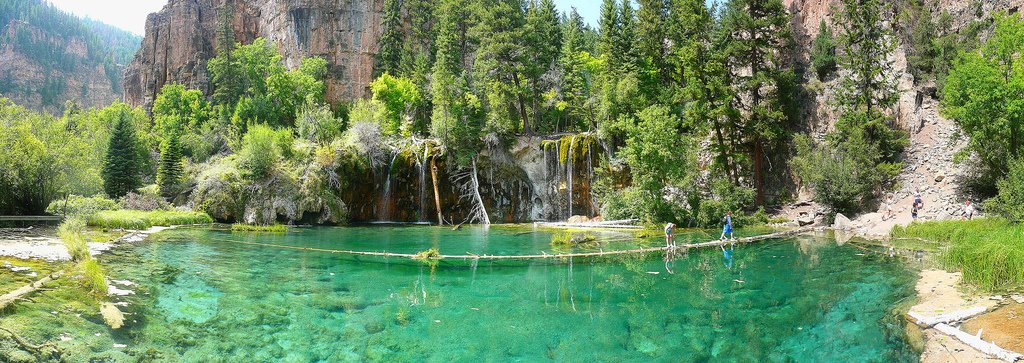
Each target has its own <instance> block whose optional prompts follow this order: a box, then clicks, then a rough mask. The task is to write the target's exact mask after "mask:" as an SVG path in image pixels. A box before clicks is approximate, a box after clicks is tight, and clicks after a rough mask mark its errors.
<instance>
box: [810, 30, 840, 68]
mask: <svg viewBox="0 0 1024 363" xmlns="http://www.w3.org/2000/svg"><path fill="white" fill-rule="evenodd" d="M811 65H813V66H814V72H815V73H816V74H817V75H818V79H822V80H823V79H825V78H827V77H828V76H829V75H830V74H832V72H835V71H836V42H835V38H833V36H832V29H829V27H828V24H825V20H822V21H821V24H820V25H819V26H818V36H816V37H814V44H813V45H812V46H811Z"/></svg>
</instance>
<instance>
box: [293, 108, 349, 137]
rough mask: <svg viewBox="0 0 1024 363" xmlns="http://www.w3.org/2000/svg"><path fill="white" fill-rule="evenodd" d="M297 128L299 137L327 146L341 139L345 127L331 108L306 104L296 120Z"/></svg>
mask: <svg viewBox="0 0 1024 363" xmlns="http://www.w3.org/2000/svg"><path fill="white" fill-rule="evenodd" d="M295 127H296V131H297V132H298V133H299V137H301V138H303V139H306V140H309V141H313V142H316V143H320V144H326V143H329V142H331V141H332V140H334V139H336V138H338V137H340V136H341V132H342V130H343V129H344V128H345V125H344V123H343V122H342V120H341V119H338V118H336V117H334V113H333V112H331V109H330V108H329V107H327V106H316V105H313V104H306V105H305V106H303V107H302V109H301V110H300V111H299V116H298V117H297V118H296V119H295Z"/></svg>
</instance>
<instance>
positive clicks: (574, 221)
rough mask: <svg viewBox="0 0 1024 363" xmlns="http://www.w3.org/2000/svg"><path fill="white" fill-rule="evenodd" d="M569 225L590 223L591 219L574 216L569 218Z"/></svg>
mask: <svg viewBox="0 0 1024 363" xmlns="http://www.w3.org/2000/svg"><path fill="white" fill-rule="evenodd" d="M568 223H569V224H582V223H590V218H587V216H572V217H569V220H568Z"/></svg>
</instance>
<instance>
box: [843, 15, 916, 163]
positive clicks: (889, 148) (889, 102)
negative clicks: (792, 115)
mask: <svg viewBox="0 0 1024 363" xmlns="http://www.w3.org/2000/svg"><path fill="white" fill-rule="evenodd" d="M843 4H844V8H843V10H842V11H841V12H840V13H839V14H838V17H837V19H836V26H837V27H838V29H839V38H838V44H839V47H838V49H839V50H840V52H838V61H839V65H840V67H842V68H843V69H845V70H846V71H847V72H845V73H844V76H843V78H842V82H841V83H842V84H841V88H840V91H839V93H838V95H837V101H838V104H839V107H840V111H841V112H842V115H841V116H840V118H839V121H838V122H837V123H836V130H837V131H838V133H836V134H835V136H834V137H835V138H837V139H848V138H849V137H850V136H851V134H853V133H861V134H863V135H864V137H865V139H866V143H867V144H868V145H871V146H872V147H873V148H874V149H875V150H876V151H875V152H877V153H878V154H879V155H878V157H879V160H880V161H886V162H895V161H896V160H897V159H898V157H899V154H900V153H901V152H902V151H903V147H904V145H905V144H906V138H905V136H904V135H902V133H900V132H899V131H897V130H894V129H893V127H892V120H893V118H892V117H891V115H890V114H889V113H890V112H891V111H892V110H891V109H892V106H893V105H895V104H896V97H897V92H896V76H895V72H894V70H893V64H892V61H890V60H889V55H891V54H892V52H893V51H895V49H896V44H895V39H894V35H893V33H892V30H891V29H890V28H888V27H887V26H886V24H885V22H884V19H882V14H883V13H884V9H883V7H882V4H881V3H880V2H879V0H844V1H843Z"/></svg>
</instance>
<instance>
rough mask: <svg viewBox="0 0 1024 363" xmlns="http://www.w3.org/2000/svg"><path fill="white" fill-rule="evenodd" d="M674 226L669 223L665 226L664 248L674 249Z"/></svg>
mask: <svg viewBox="0 0 1024 363" xmlns="http://www.w3.org/2000/svg"><path fill="white" fill-rule="evenodd" d="M675 232H676V224H675V223H669V224H666V225H665V247H668V248H675V247H676V236H675Z"/></svg>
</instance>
